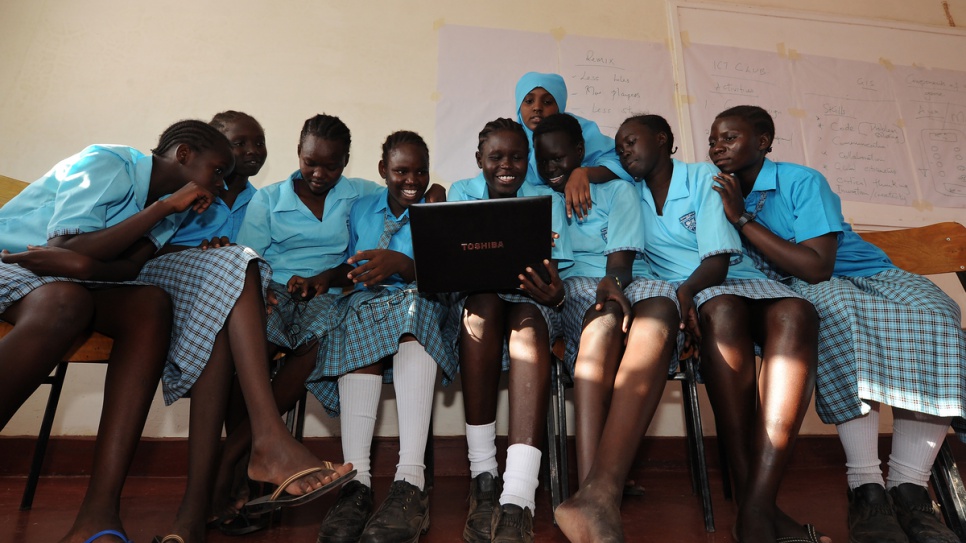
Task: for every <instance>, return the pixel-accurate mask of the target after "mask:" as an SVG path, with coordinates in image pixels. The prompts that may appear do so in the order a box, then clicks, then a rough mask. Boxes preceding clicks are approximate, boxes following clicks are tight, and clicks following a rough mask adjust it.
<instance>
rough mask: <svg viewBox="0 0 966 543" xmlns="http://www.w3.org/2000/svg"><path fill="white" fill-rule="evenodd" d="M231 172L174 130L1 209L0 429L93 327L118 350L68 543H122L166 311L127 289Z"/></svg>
mask: <svg viewBox="0 0 966 543" xmlns="http://www.w3.org/2000/svg"><path fill="white" fill-rule="evenodd" d="M231 162H232V161H231V153H230V152H229V150H228V145H227V142H226V141H225V140H224V136H222V135H221V134H220V133H218V131H216V130H214V129H213V128H211V127H209V126H208V125H206V124H205V123H203V122H201V121H181V122H178V123H175V124H174V125H172V126H171V127H169V128H168V129H167V130H165V131H164V133H163V134H162V135H161V138H160V141H159V142H158V146H157V147H156V148H155V149H154V150H153V151H152V154H150V155H144V154H142V153H140V152H139V151H137V150H135V149H132V148H130V147H122V146H114V145H92V146H90V147H87V148H86V149H84V150H83V151H82V152H80V153H78V154H77V155H74V156H72V157H70V158H68V159H66V160H64V161H62V162H60V163H59V164H57V165H56V166H55V167H54V168H53V169H51V170H50V172H48V173H47V174H46V175H45V176H44V177H42V178H40V179H39V180H37V181H36V182H34V183H32V184H30V185H29V186H28V187H26V188H25V189H24V190H23V192H21V193H20V194H19V195H18V196H17V197H15V198H14V199H13V200H11V201H10V202H9V203H8V204H7V205H5V206H4V207H3V208H2V209H0V247H2V248H3V263H2V264H0V317H2V318H3V319H4V320H6V321H8V322H11V323H13V325H14V327H13V330H12V331H11V332H10V333H9V334H7V335H6V336H5V337H4V338H3V339H0V367H2V369H3V375H4V378H3V379H2V380H0V427H3V426H4V425H5V424H6V423H7V421H9V420H10V418H11V417H12V416H13V414H14V413H15V412H16V411H17V409H18V407H19V406H20V405H21V404H22V403H23V402H24V401H25V400H26V398H27V397H28V396H30V394H31V393H32V392H33V391H34V390H35V389H36V388H37V386H38V385H39V384H40V382H41V381H42V380H43V379H44V378H45V377H46V376H47V375H48V374H49V373H50V371H51V370H52V369H53V367H54V366H55V365H56V364H57V363H58V362H59V361H60V360H61V359H62V357H63V356H64V355H65V354H66V353H67V351H68V349H69V348H70V347H71V346H72V345H73V344H74V342H75V341H76V340H77V338H78V337H79V336H80V335H81V334H82V333H84V332H85V331H86V330H88V329H89V327H90V326H93V328H94V330H97V331H99V332H102V333H104V334H106V335H108V336H110V337H112V338H113V339H114V346H113V349H112V350H111V355H110V359H109V363H108V370H107V381H106V386H105V391H104V405H103V409H102V412H101V421H100V426H99V431H98V436H97V446H96V449H95V456H94V466H93V469H92V470H91V481H90V486H89V487H88V490H87V494H86V495H85V497H84V502H83V504H82V505H81V509H80V512H79V513H78V515H77V518H76V520H75V521H74V525H73V527H72V528H71V530H70V532H69V533H68V534H67V535H66V536H65V538H64V541H95V540H96V541H103V542H107V541H127V538H126V537H125V536H124V528H123V526H122V524H121V519H120V515H119V509H120V497H121V496H120V495H121V489H122V487H123V485H124V479H125V477H126V475H127V471H128V467H129V466H130V463H131V459H132V458H133V456H134V450H135V448H136V446H137V443H138V440H139V439H140V436H141V430H142V428H143V426H144V420H145V417H146V416H147V413H148V409H149V407H150V405H151V400H152V398H153V397H154V392H155V390H156V388H157V382H158V379H159V378H160V376H161V370H162V368H163V367H164V361H165V356H166V354H167V352H168V342H169V338H170V337H171V302H170V300H169V298H168V296H167V295H166V294H165V293H164V291H163V290H161V289H159V288H157V287H154V286H149V285H147V284H146V283H144V282H126V281H131V280H133V279H135V278H136V277H137V275H138V271H139V270H140V268H141V266H142V265H143V264H144V262H145V261H146V260H147V259H148V258H150V256H151V255H153V254H154V252H155V251H157V249H158V247H160V246H161V245H162V244H164V243H165V242H166V241H167V240H168V239H169V238H170V237H171V235H172V233H173V232H174V230H175V228H176V227H177V225H178V224H179V223H180V221H181V220H182V219H183V217H184V213H183V212H184V211H185V210H187V209H189V208H194V209H195V210H196V211H203V210H204V209H205V208H206V207H207V206H208V204H209V203H210V202H211V200H212V198H213V196H212V194H213V193H214V192H215V191H217V189H218V187H219V186H220V185H221V183H222V179H223V177H224V175H225V173H226V172H228V171H230V170H231ZM165 195H170V196H169V197H168V198H166V199H162V197H163V196H165ZM43 245H46V246H47V247H41V246H43ZM28 249H29V250H28ZM8 251H12V253H11V252H8ZM22 251H26V252H22ZM18 264H19V265H18ZM14 361H17V362H16V363H15V362H14ZM21 361H29V362H30V363H29V364H24V363H21Z"/></svg>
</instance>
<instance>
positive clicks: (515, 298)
mask: <svg viewBox="0 0 966 543" xmlns="http://www.w3.org/2000/svg"><path fill="white" fill-rule="evenodd" d="M496 294H497V296H499V297H500V299H501V300H503V301H504V302H510V303H513V304H533V305H535V306H536V307H537V309H538V310H540V314H541V315H543V320H544V322H545V323H547V332H548V334H547V335H548V337H549V338H550V343H549V344H548V345H547V348H548V349H552V348H553V342H554V341H556V339H557V338H558V337H560V335H561V333H562V332H563V325H562V324H561V322H560V312H558V311H557V310H556V309H554V308H552V307H547V306H545V305H543V304H540V303H537V302H536V301H534V300H533V299H531V298H530V297H529V296H525V295H523V294H518V293H515V292H498V293H496ZM467 296H469V293H465V292H460V293H453V294H451V295H450V300H449V307H450V315H449V320H448V324H447V326H449V327H451V328H452V330H451V331H450V336H448V337H451V338H452V346H453V352H454V353H455V356H456V357H457V360H459V336H460V325H461V322H462V320H463V307H464V306H466V297H467ZM501 367H502V369H503V371H510V348H509V346H508V345H507V338H506V337H504V338H503V361H502V363H501Z"/></svg>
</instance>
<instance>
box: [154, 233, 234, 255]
mask: <svg viewBox="0 0 966 543" xmlns="http://www.w3.org/2000/svg"><path fill="white" fill-rule="evenodd" d="M230 245H234V243H232V242H230V241H228V236H221V237H220V238H218V237H215V238H211V239H210V240H208V239H206V240H202V242H201V243H199V244H198V247H197V248H198V249H201V250H202V251H204V250H205V249H217V248H218V247H228V246H230ZM194 248H195V247H191V246H189V245H165V246H164V247H161V249H159V250H158V253H157V254H156V255H155V256H162V255H166V254H170V253H177V252H179V251H184V250H185V249H194Z"/></svg>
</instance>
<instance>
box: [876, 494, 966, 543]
mask: <svg viewBox="0 0 966 543" xmlns="http://www.w3.org/2000/svg"><path fill="white" fill-rule="evenodd" d="M889 495H891V496H892V501H893V502H894V503H895V505H896V518H898V519H899V525H900V526H902V529H903V530H905V532H906V535H908V536H909V540H910V541H912V542H913V543H958V542H959V538H958V537H956V534H954V533H953V531H952V530H950V529H949V528H947V527H946V525H945V524H943V523H942V521H941V520H939V515H938V512H939V511H938V507H937V506H936V504H934V503H933V501H932V498H930V497H929V491H928V490H926V487H924V486H919V485H917V484H913V483H902V484H901V485H898V486H896V487H893V488H892V489H890V490H889Z"/></svg>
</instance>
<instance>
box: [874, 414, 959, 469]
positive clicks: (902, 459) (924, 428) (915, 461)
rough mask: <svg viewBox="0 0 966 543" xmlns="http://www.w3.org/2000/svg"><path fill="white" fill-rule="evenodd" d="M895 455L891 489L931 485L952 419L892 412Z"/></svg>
mask: <svg viewBox="0 0 966 543" xmlns="http://www.w3.org/2000/svg"><path fill="white" fill-rule="evenodd" d="M892 417H893V421H892V454H890V455H889V486H888V488H892V487H894V486H898V485H901V484H902V483H913V484H916V485H919V486H927V485H928V484H929V471H930V469H931V468H932V463H933V462H934V461H935V460H936V455H937V454H939V447H941V446H942V444H943V440H944V439H946V433H947V432H948V431H949V423H950V422H951V421H952V417H937V416H935V415H927V414H925V413H916V412H914V411H906V410H905V409H893V410H892Z"/></svg>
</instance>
